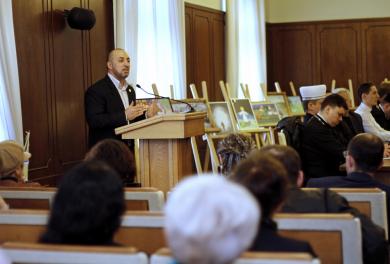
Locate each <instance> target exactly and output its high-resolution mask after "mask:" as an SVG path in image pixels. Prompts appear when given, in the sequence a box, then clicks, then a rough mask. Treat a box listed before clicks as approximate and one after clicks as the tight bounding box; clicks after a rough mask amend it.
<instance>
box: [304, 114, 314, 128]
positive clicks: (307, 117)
mask: <svg viewBox="0 0 390 264" xmlns="http://www.w3.org/2000/svg"><path fill="white" fill-rule="evenodd" d="M312 117H313V115H312V114H309V113H306V114H305V116H304V117H303V124H304V125H306V124H307V122H309V120H310V119H311V118H312Z"/></svg>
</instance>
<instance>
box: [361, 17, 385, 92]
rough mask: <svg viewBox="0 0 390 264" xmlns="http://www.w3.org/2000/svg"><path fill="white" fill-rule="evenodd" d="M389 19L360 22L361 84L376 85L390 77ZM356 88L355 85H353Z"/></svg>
mask: <svg viewBox="0 0 390 264" xmlns="http://www.w3.org/2000/svg"><path fill="white" fill-rule="evenodd" d="M389 43H390V18H389V19H386V20H383V19H382V20H379V21H375V20H374V21H363V22H362V51H361V54H362V55H361V56H362V67H363V75H362V79H361V82H367V81H371V82H374V83H376V84H379V83H380V82H382V81H383V80H384V79H385V78H389V76H390V45H389ZM355 86H356V84H355Z"/></svg>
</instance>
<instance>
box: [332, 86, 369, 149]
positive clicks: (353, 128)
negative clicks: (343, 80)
mask: <svg viewBox="0 0 390 264" xmlns="http://www.w3.org/2000/svg"><path fill="white" fill-rule="evenodd" d="M332 92H333V93H334V94H338V95H340V96H341V97H343V98H344V100H345V102H346V103H347V107H348V108H347V109H346V111H345V114H344V116H343V120H342V121H341V122H340V124H338V125H337V126H336V128H337V129H338V130H339V132H340V134H341V136H342V137H343V138H344V140H345V144H346V145H348V142H349V141H350V140H351V139H352V138H353V137H354V136H356V135H357V134H360V133H364V128H363V121H362V118H361V116H360V115H359V114H357V113H355V112H354V111H353V109H352V99H351V96H350V92H349V90H347V89H346V88H336V89H334V90H333V91H332Z"/></svg>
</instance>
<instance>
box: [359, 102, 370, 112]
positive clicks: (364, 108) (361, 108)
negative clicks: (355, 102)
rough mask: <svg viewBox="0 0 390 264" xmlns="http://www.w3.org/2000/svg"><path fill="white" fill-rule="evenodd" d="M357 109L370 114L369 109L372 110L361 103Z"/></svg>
mask: <svg viewBox="0 0 390 264" xmlns="http://www.w3.org/2000/svg"><path fill="white" fill-rule="evenodd" d="M359 108H360V110H361V111H364V112H371V109H372V107H369V106H368V105H366V104H365V103H363V102H361V103H360V105H359Z"/></svg>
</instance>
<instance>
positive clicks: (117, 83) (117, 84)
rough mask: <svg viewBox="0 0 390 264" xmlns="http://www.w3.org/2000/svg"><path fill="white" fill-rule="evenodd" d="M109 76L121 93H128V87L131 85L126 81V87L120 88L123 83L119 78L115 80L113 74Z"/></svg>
mask: <svg viewBox="0 0 390 264" xmlns="http://www.w3.org/2000/svg"><path fill="white" fill-rule="evenodd" d="M107 75H108V77H110V80H111V81H112V83H113V84H114V86H115V88H116V89H118V90H120V91H126V88H127V86H129V84H128V83H127V82H126V81H125V85H124V86H123V87H120V85H121V83H120V81H119V80H118V79H117V78H115V76H114V75H112V74H111V73H107Z"/></svg>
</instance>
